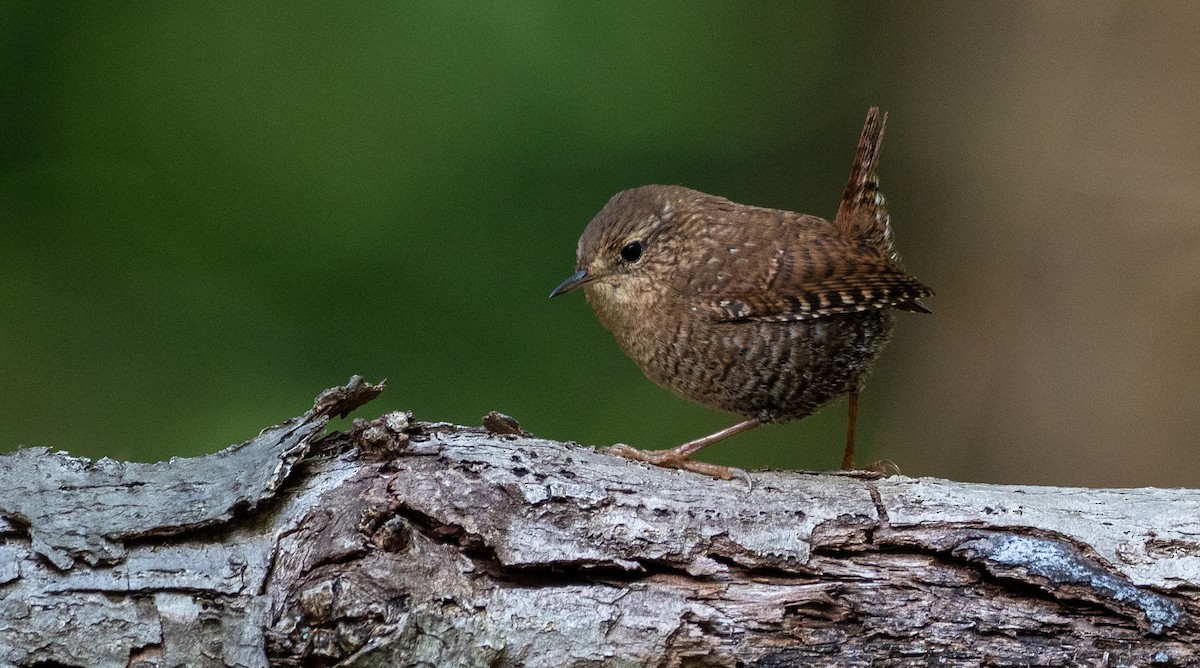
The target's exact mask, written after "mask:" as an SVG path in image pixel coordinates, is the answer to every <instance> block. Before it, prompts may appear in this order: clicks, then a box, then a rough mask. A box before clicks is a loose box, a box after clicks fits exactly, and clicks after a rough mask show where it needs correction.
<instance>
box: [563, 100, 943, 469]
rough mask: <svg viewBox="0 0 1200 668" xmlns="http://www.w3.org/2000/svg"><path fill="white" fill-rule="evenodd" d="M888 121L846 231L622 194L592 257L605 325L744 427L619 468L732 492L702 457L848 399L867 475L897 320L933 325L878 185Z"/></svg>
mask: <svg viewBox="0 0 1200 668" xmlns="http://www.w3.org/2000/svg"><path fill="white" fill-rule="evenodd" d="M886 122H887V115H886V114H884V115H883V117H882V118H880V114H879V110H878V109H877V108H872V109H871V110H870V111H869V112H868V113H867V120H866V124H865V125H864V126H863V131H862V137H861V138H860V139H859V142H858V152H857V154H856V155H855V157H854V166H853V168H852V169H851V171H850V181H849V183H848V184H846V191H845V193H844V194H843V195H842V201H841V204H840V205H839V207H838V211H837V215H836V216H835V217H834V219H833V222H832V223H831V222H829V221H826V220H824V219H821V218H817V217H816V216H809V215H805V214H800V213H792V212H790V211H779V210H775V209H764V208H759V207H754V206H746V205H744V204H735V203H733V202H730V201H729V200H727V199H723V198H720V197H715V196H713V195H706V194H704V193H702V192H697V191H695V190H689V189H687V188H682V187H679V186H660V185H651V186H643V187H640V188H633V189H632V190H626V191H624V192H620V193H617V194H616V195H615V196H614V197H613V198H612V199H611V200H609V202H608V204H606V205H605V206H604V208H603V209H601V211H600V213H599V214H597V215H596V217H595V218H594V219H592V222H591V223H589V224H588V226H587V229H585V230H584V231H583V236H581V237H580V238H579V246H578V249H577V261H576V269H577V271H576V272H575V273H574V274H573V275H572V276H571V277H570V278H568V279H567V280H566V281H564V282H563V283H562V285H559V286H558V287H557V288H555V289H554V291H553V292H551V293H550V296H551V297H554V296H556V295H561V294H563V293H565V292H569V291H571V290H574V289H575V288H578V287H582V288H584V292H585V293H586V295H587V299H588V301H589V302H590V303H591V305H592V308H593V309H594V310H595V311H596V316H597V317H598V318H599V319H600V322H601V323H602V324H603V325H604V327H605V328H607V329H608V330H609V331H610V332H612V334H613V336H614V337H616V339H617V343H619V344H620V346H621V348H622V349H623V350H624V351H625V353H626V354H628V355H629V356H630V357H632V358H633V360H634V361H635V362H637V364H638V366H639V367H641V369H642V371H643V372H644V373H645V374H646V376H648V377H649V378H650V380H652V381H654V382H655V383H657V384H658V385H660V386H662V387H665V388H667V389H668V390H671V391H672V392H674V393H675V394H677V395H679V396H681V397H683V398H685V399H690V400H692V401H696V402H699V403H701V404H704V405H705V406H709V407H711V408H716V409H720V410H723V411H729V412H730V413H735V414H737V415H740V416H741V417H743V418H745V420H744V421H742V422H740V423H738V424H736V425H733V426H732V427H729V428H727V429H723V430H721V431H719V432H717V433H715V434H711V435H709V436H705V437H703V438H699V439H696V440H694V441H689V442H687V443H684V444H683V445H680V446H678V447H676V448H672V449H670V450H653V451H644V450H638V449H635V448H631V447H629V446H626V445H617V446H613V448H610V450H609V451H610V452H613V453H614V454H618V455H621V456H623V457H628V458H630V459H636V460H639V461H644V462H649V463H651V464H657V465H659V466H673V467H677V468H684V469H688V470H692V471H697V472H700V473H706V474H709V475H714V476H718V477H721V478H726V479H728V478H729V477H730V476H731V474H732V470H731V469H729V468H727V467H723V466H717V465H714V464H708V463H705V462H696V461H692V460H690V459H689V457H690V456H691V455H692V454H693V453H695V452H696V451H698V450H700V449H701V448H703V447H705V446H708V445H710V444H712V443H715V442H717V441H719V440H721V439H723V438H726V437H728V436H732V435H733V434H736V433H739V432H742V431H745V430H747V429H750V428H752V427H756V426H758V425H760V424H766V423H768V422H782V421H785V420H792V419H796V418H802V417H805V416H807V415H810V414H812V413H813V412H815V411H816V410H817V409H819V408H821V407H822V406H824V405H825V404H827V403H829V402H831V401H833V400H834V399H837V398H838V397H840V396H842V395H844V394H848V395H849V405H850V418H849V425H848V428H847V434H846V450H845V454H844V456H843V459H842V467H843V468H853V466H854V424H855V413H856V411H857V405H858V392H859V390H860V389H861V388H862V386H863V380H864V378H865V377H866V375H867V373H868V372H869V371H870V369H871V365H872V363H874V361H875V358H876V357H877V356H878V355H879V352H880V351H881V350H882V349H883V347H884V344H886V343H887V341H888V338H889V337H890V336H891V332H892V320H893V313H892V312H893V309H900V310H905V311H919V312H923V313H928V312H929V311H928V310H927V309H926V308H925V307H924V306H923V305H922V304H921V302H920V301H919V300H920V298H922V297H925V296H928V295H931V294H933V293H932V291H931V290H930V289H929V288H927V287H925V286H924V285H922V284H921V283H920V282H919V281H917V280H916V279H915V278H913V277H912V276H909V275H908V273H906V272H905V271H904V268H903V267H902V266H901V265H900V256H899V255H898V254H897V253H896V250H895V249H894V248H893V247H892V228H891V224H890V222H889V218H888V213H887V208H886V207H885V205H884V199H883V195H882V194H880V192H879V181H878V179H877V178H876V170H877V169H878V167H879V154H880V144H881V142H882V140H883V128H884V124H885V123H886Z"/></svg>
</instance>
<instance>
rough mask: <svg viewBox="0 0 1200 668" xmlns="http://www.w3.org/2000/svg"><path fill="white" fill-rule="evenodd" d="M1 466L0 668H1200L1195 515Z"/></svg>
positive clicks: (765, 479)
mask: <svg viewBox="0 0 1200 668" xmlns="http://www.w3.org/2000/svg"><path fill="white" fill-rule="evenodd" d="M380 389H381V388H380V387H378V386H372V385H368V384H365V383H362V382H361V379H354V380H353V381H352V382H351V384H350V385H349V386H348V387H346V388H337V389H335V390H331V391H330V392H327V393H325V394H323V395H322V397H321V398H319V399H318V402H317V405H316V406H314V408H313V410H311V411H309V412H308V413H306V414H305V415H303V416H301V417H299V418H296V419H294V420H291V421H289V422H288V423H286V424H284V425H283V426H280V427H272V428H270V429H267V430H266V431H264V432H263V433H262V434H261V435H260V436H259V437H257V438H255V439H253V440H251V441H249V442H247V443H244V444H242V445H239V446H234V447H231V448H229V449H227V450H225V451H223V452H220V453H217V454H215V455H211V456H208V457H200V458H196V459H177V460H172V461H170V462H165V463H159V464H129V463H119V462H113V461H109V460H101V461H99V462H94V463H93V462H89V461H86V460H81V459H77V458H72V457H68V456H66V455H64V454H61V453H54V454H52V453H49V452H47V451H45V450H44V449H27V450H22V451H19V452H17V453H15V454H12V455H6V456H3V457H0V472H2V473H3V480H4V488H3V489H2V490H0V531H2V532H3V534H4V537H5V542H4V543H3V544H2V545H0V664H2V665H21V666H32V665H40V666H57V665H71V666H98V667H104V666H125V665H142V666H175V665H193V666H262V665H267V664H273V665H332V664H339V665H346V666H384V665H429V666H450V665H514V666H515V665H533V666H569V665H631V666H632V665H664V666H678V665H717V666H723V665H729V666H732V665H746V666H751V665H755V666H783V665H805V664H821V665H829V664H835V665H929V664H931V663H938V662H940V664H939V665H977V664H981V663H982V664H995V665H1030V664H1034V665H1114V666H1115V665H1196V664H1198V663H1200V654H1198V653H1197V650H1196V649H1195V648H1194V647H1193V643H1194V642H1195V641H1196V640H1197V629H1196V626H1195V624H1194V618H1195V615H1196V614H1197V595H1196V591H1197V584H1200V542H1198V540H1200V539H1198V538H1197V536H1200V493H1198V492H1195V491H1188V490H1158V489H1139V490H1084V489H1061V488H1045V487H1002V486H990V485H968V484H959V483H952V482H948V481H944V480H933V479H920V480H914V479H909V478H903V477H896V478H890V479H870V478H865V477H856V476H851V475H839V474H813V473H783V472H761V473H753V474H752V478H753V482H754V486H753V489H750V490H748V489H747V488H746V486H745V485H744V484H743V483H740V482H724V481H719V480H712V479H708V478H705V477H702V476H698V475H695V474H691V473H685V472H678V471H666V470H660V469H655V468H650V467H646V466H643V465H640V464H635V463H631V462H628V461H625V460H621V459H618V458H615V457H611V456H608V455H605V454H602V453H598V452H594V451H593V450H591V449H589V448H583V447H579V446H576V445H574V444H564V443H557V442H553V441H546V440H541V439H537V438H533V437H531V436H528V435H526V434H524V433H522V432H520V430H519V428H517V427H516V426H515V424H514V423H511V422H510V421H507V420H504V419H503V418H501V417H498V416H491V417H490V418H489V419H488V420H485V424H486V427H484V428H468V427H458V426H454V425H449V424H441V423H438V424H430V423H422V422H411V421H410V420H409V419H408V416H406V415H403V414H395V413H393V414H390V415H387V416H384V417H382V418H380V419H378V420H376V421H374V422H371V423H358V424H357V425H356V428H355V429H353V430H352V432H351V433H349V434H343V433H333V434H330V435H327V436H322V435H321V434H322V431H323V428H324V426H325V423H326V422H327V420H328V418H329V416H330V415H333V414H336V413H344V412H346V411H348V410H351V409H353V408H354V407H355V406H357V405H359V404H361V403H364V402H365V401H368V400H369V399H370V398H372V397H373V396H375V394H377V393H378V391H379V390H380Z"/></svg>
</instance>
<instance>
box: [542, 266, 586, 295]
mask: <svg viewBox="0 0 1200 668" xmlns="http://www.w3.org/2000/svg"><path fill="white" fill-rule="evenodd" d="M592 280H593V277H592V276H588V273H587V269H580V270H579V271H577V272H575V273H574V274H571V276H570V278H568V279H567V280H565V281H563V282H562V283H560V284H559V286H558V287H557V288H554V290H552V291H551V292H550V296H551V297H557V296H559V295H565V294H567V293H568V292H570V291H572V290H574V289H575V288H578V287H582V286H584V285H587V284H588V283H591V282H592Z"/></svg>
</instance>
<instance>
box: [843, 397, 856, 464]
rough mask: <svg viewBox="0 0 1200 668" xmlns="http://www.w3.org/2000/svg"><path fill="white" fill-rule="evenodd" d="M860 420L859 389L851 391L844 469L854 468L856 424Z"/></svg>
mask: <svg viewBox="0 0 1200 668" xmlns="http://www.w3.org/2000/svg"><path fill="white" fill-rule="evenodd" d="M857 422H858V390H854V391H853V392H851V393H850V418H849V422H848V423H847V424H846V450H845V452H843V453H842V470H843V471H851V470H853V469H854V426H855V423H857Z"/></svg>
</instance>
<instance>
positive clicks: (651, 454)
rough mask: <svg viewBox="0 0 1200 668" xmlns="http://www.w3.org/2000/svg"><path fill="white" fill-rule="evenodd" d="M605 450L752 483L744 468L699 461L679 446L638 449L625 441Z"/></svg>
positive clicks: (669, 466) (643, 460)
mask: <svg viewBox="0 0 1200 668" xmlns="http://www.w3.org/2000/svg"><path fill="white" fill-rule="evenodd" d="M604 451H605V452H607V453H608V454H610V455H617V456H618V457H624V458H625V459H632V460H634V461H637V462H646V463H647V464H653V465H655V466H662V467H664V468H673V469H683V470H684V471H691V472H693V473H699V474H701V475H707V476H712V477H714V478H720V479H721V480H732V479H733V478H735V477H736V478H740V479H741V480H744V481H745V482H746V486H747V487H750V486H751V485H752V483H751V481H750V474H748V473H746V472H745V471H743V470H742V469H739V468H735V467H733V466H721V465H719V464H710V463H708V462H697V461H694V460H691V459H688V457H687V455H686V454H683V453H681V452H679V448H672V449H670V450H638V449H637V448H635V447H632V446H628V445H625V444H624V443H618V444H616V445H614V446H611V447H609V448H605V450H604Z"/></svg>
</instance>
